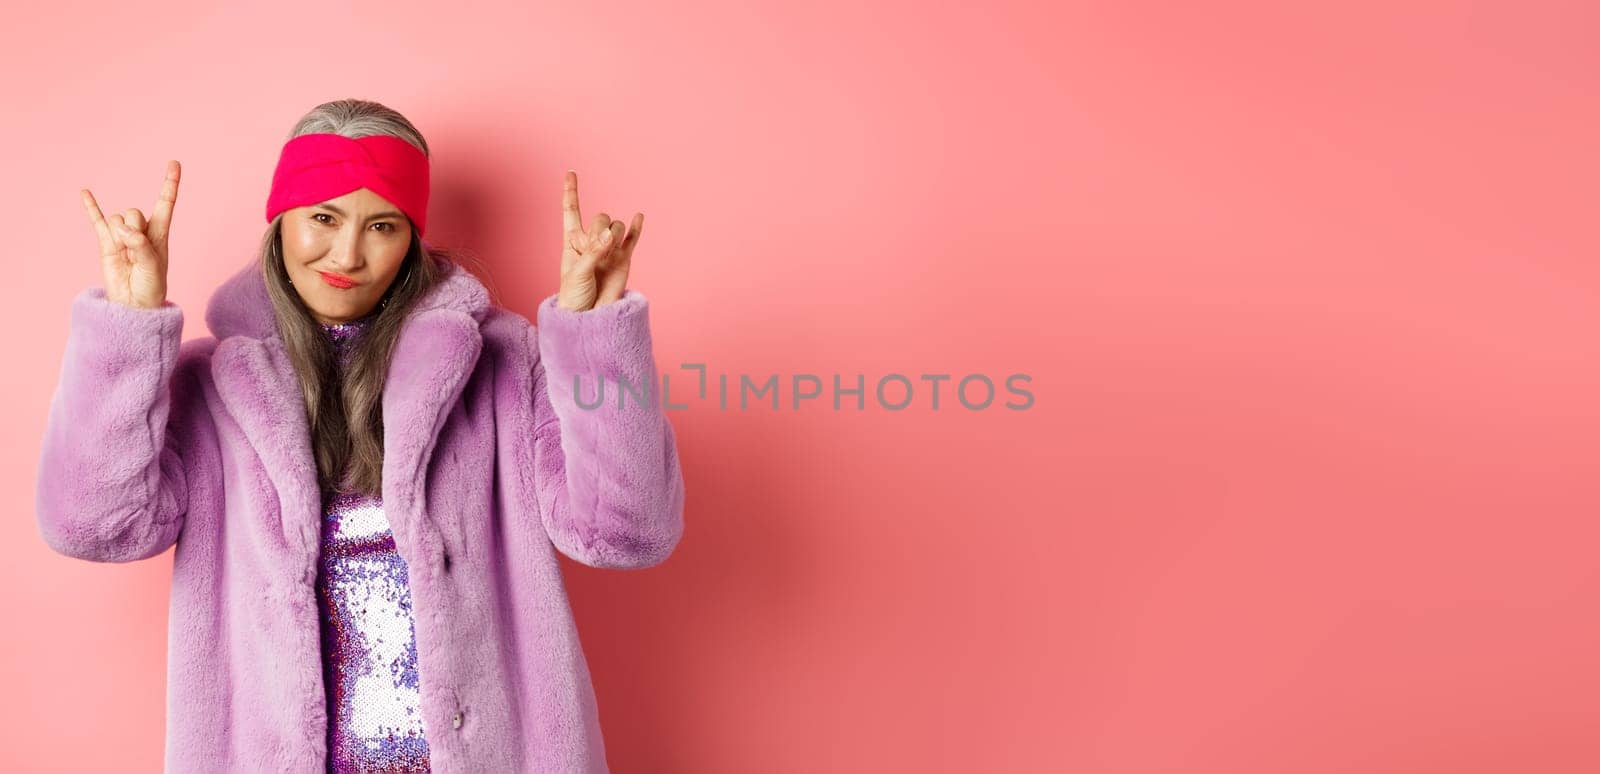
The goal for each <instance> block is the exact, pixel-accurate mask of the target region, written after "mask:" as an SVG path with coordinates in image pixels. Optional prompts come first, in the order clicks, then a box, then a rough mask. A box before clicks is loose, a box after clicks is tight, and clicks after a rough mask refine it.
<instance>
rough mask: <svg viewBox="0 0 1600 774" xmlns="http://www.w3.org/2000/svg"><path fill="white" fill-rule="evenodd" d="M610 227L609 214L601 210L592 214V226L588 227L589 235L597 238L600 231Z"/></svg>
mask: <svg viewBox="0 0 1600 774" xmlns="http://www.w3.org/2000/svg"><path fill="white" fill-rule="evenodd" d="M610 227H611V216H610V215H607V214H605V213H603V212H602V213H600V214H599V215H596V216H594V225H593V228H591V229H589V236H591V237H594V238H595V239H599V238H600V232H601V231H604V230H606V229H608V228H610Z"/></svg>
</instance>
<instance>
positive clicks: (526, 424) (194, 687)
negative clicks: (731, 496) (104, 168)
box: [36, 263, 684, 774]
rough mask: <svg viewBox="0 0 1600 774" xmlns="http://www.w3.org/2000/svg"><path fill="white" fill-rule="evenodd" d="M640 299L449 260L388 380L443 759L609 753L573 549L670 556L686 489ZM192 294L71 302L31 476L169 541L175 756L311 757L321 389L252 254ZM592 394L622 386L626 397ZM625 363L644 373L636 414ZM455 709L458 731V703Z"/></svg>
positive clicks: (83, 523)
mask: <svg viewBox="0 0 1600 774" xmlns="http://www.w3.org/2000/svg"><path fill="white" fill-rule="evenodd" d="M647 313H648V305H647V302H646V299H645V297H644V296H643V295H641V294H639V293H638V292H637V291H633V290H629V291H627V292H626V293H625V294H624V296H623V298H622V299H621V300H619V301H618V302H616V303H613V304H608V305H606V306H603V307H599V308H597V309H592V310H588V311H585V312H569V311H564V310H561V309H559V308H557V307H556V305H555V296H554V295H552V296H550V297H549V298H547V299H545V300H544V301H543V302H542V303H541V304H540V305H539V307H538V311H537V318H538V326H537V328H535V327H534V326H533V325H532V324H530V323H529V321H528V320H527V319H526V318H524V317H522V316H520V315H517V314H515V313H513V312H510V311H507V310H505V309H501V308H498V307H494V306H491V305H490V303H489V300H488V294H487V292H486V291H485V290H484V287H483V286H482V285H481V284H480V283H479V282H478V280H477V279H476V278H475V277H473V276H472V275H471V273H469V272H467V271H465V270H463V269H461V268H459V267H452V269H451V270H450V272H449V274H448V276H447V278H446V279H445V280H444V281H443V282H442V283H441V284H440V285H439V286H437V287H436V288H435V289H434V290H433V291H432V292H431V293H430V294H429V296H428V297H427V298H426V299H424V300H423V301H422V302H421V303H420V304H419V305H418V306H417V307H416V308H415V309H414V311H413V313H412V315H411V317H410V318H409V319H408V320H407V321H406V323H405V326H404V327H403V329H402V331H401V334H400V339H399V341H398V342H397V344H396V347H395V351H394V353H393V358H392V360H391V361H390V370H389V375H388V379H387V382H386V384H385V387H384V395H383V415H384V455H385V459H384V471H383V472H384V483H383V491H382V495H383V502H384V508H385V512H386V513H387V514H388V516H389V520H390V523H391V525H392V526H393V529H394V536H395V542H396V544H397V547H398V549H399V551H400V554H401V556H403V557H404V558H405V560H406V563H407V565H408V570H409V575H410V581H411V587H412V598H413V604H414V612H415V615H416V637H417V659H418V666H419V670H420V672H421V675H422V678H421V692H422V713H423V726H424V729H425V730H426V732H427V737H428V743H429V750H430V758H431V761H432V764H433V770H434V771H435V772H443V773H445V774H452V773H454V772H473V773H474V774H476V773H478V772H523V771H526V772H604V771H607V766H606V761H605V750H604V743H603V741H602V737H601V733H600V725H599V713H598V709H597V707H596V704H595V698H594V691H593V688H592V686H591V684H590V678H589V671H588V666H587V664H586V662H585V659H584V655H583V650H582V647H581V646H580V644H579V641H578V632H577V629H576V627H575V626H574V623H573V619H572V613H571V609H570V607H569V604H568V600H567V595H566V590H565V587H564V585H563V583H562V576H561V568H560V564H559V562H558V561H557V559H556V556H555V551H557V550H559V551H560V552H561V553H563V554H565V555H567V556H568V557H570V558H572V559H573V560H575V561H577V562H580V563H583V564H585V565H589V566H591V567H607V568H643V567H650V566H653V565H655V564H658V563H660V562H661V561H663V560H664V559H666V557H667V556H668V554H670V553H671V552H672V551H673V549H674V548H675V547H676V545H677V543H678V541H679V538H680V537H681V535H682V532H683V503H684V487H683V478H682V474H681V472H680V470H679V467H678V457H677V449H676V443H675V440H674V436H673V431H672V427H671V425H670V424H669V423H668V421H667V418H666V416H665V414H664V413H663V412H662V410H661V403H660V396H659V390H658V389H657V388H656V387H655V385H657V384H658V378H657V372H656V367H655V362H654V359H653V356H652V354H651V342H650V332H649V325H648V314H647ZM206 322H207V324H208V326H209V328H210V329H211V333H212V335H211V336H209V337H206V338H201V339H195V340H191V341H187V342H183V341H181V333H182V329H183V313H182V311H181V310H180V309H179V308H178V307H177V306H175V305H173V304H171V303H168V304H167V305H166V306H165V307H162V308H160V309H148V310H144V309H131V308H127V307H124V306H121V305H119V304H116V303H114V302H112V301H109V300H107V299H106V297H105V292H104V290H103V289H100V288H90V289H87V290H84V291H83V292H81V293H80V294H79V295H78V296H77V297H76V298H75V299H74V300H73V303H72V314H71V330H70V333H69V335H68V339H67V347H66V354H65V357H64V360H63V363H62V367H61V373H60V382H59V385H58V387H57V389H56V392H55V394H54V396H53V397H52V402H51V406H50V413H49V418H48V422H47V426H46V429H45V436H44V441H43V450H42V453H41V457H40V465H39V473H38V479H37V484H38V488H37V501H36V502H37V518H38V525H39V529H40V533H41V535H42V536H43V538H44V540H45V541H46V542H47V543H48V544H49V545H50V547H51V548H53V549H54V550H56V551H57V552H59V553H62V554H65V555H67V556H71V557H77V558H81V559H88V560H93V561H105V562H126V561H133V560H138V559H144V558H148V557H151V556H155V555H157V554H159V553H161V552H162V551H164V550H166V549H167V548H168V547H169V546H172V545H174V544H176V546H177V548H176V551H175V552H174V558H173V573H172V596H171V608H170V619H169V631H168V677H167V680H168V685H167V707H166V712H167V740H166V769H167V771H169V772H222V771H229V772H232V771H274V772H316V771H322V770H323V768H324V765H325V764H324V761H325V756H326V754H327V750H326V739H325V730H326V724H327V708H326V705H325V702H326V699H325V694H324V692H323V685H322V666H321V641H320V639H319V630H318V609H317V601H316V598H315V596H314V590H313V589H314V584H315V581H316V572H317V552H318V551H319V537H320V535H319V532H320V518H321V510H322V509H321V506H322V503H321V502H320V496H319V494H318V490H317V484H316V471H315V466H314V465H313V463H312V456H311V448H310V439H309V434H308V428H307V419H306V414H305V410H304V406H303V403H302V401H301V400H300V397H299V391H298V389H297V388H296V387H295V382H294V377H293V373H292V370H291V369H292V366H291V365H290V364H289V361H288V358H287V356H286V354H285V352H284V350H283V345H282V341H281V340H280V339H279V338H278V336H277V333H276V330H275V326H274V323H273V317H272V310H271V306H270V304H269V302H268V299H267V295H266V288H265V287H264V285H263V283H262V279H261V276H260V273H259V269H258V268H257V267H256V265H255V264H254V263H251V264H250V265H247V266H246V267H245V268H243V269H242V270H240V271H239V272H238V273H237V274H236V275H234V276H233V277H232V278H231V279H229V280H228V281H227V282H226V283H224V284H223V285H222V286H221V287H220V288H218V290H217V292H216V293H215V294H214V295H213V296H212V298H211V300H210V303H209V304H208V306H207V310H206ZM575 376H581V383H580V384H581V397H582V403H583V405H590V404H592V403H593V402H594V395H595V391H596V380H597V379H598V378H601V377H603V379H604V387H603V389H604V392H605V402H604V404H603V405H602V406H601V407H600V408H595V409H584V408H582V407H580V405H579V404H578V402H577V399H578V396H575V394H574V392H573V387H574V377H575ZM618 379H622V380H626V381H627V382H628V383H629V384H631V385H634V386H636V387H643V388H645V389H646V390H647V391H648V396H647V401H646V403H645V404H643V405H641V404H640V403H638V402H636V401H634V395H632V394H628V395H626V396H625V397H626V398H627V402H626V405H623V406H621V407H619V406H618V403H617V399H618V397H619V396H618V389H617V388H618V386H619V385H618V381H617V380H618ZM458 713H459V715H460V726H459V728H458V727H456V724H455V719H456V716H457V714H458Z"/></svg>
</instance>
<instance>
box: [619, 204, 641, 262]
mask: <svg viewBox="0 0 1600 774" xmlns="http://www.w3.org/2000/svg"><path fill="white" fill-rule="evenodd" d="M643 228H644V213H642V212H635V213H634V214H633V221H632V222H630V223H629V224H628V235H627V236H626V237H623V239H622V244H620V245H617V251H618V252H620V253H622V255H623V256H624V257H626V256H631V255H633V246H634V245H637V244H639V231H640V230H641V229H643Z"/></svg>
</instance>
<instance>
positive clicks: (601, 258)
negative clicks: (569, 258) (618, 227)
mask: <svg viewBox="0 0 1600 774" xmlns="http://www.w3.org/2000/svg"><path fill="white" fill-rule="evenodd" d="M616 243H617V240H616V235H615V234H614V233H613V232H612V230H611V229H605V230H604V231H601V232H600V236H599V237H597V238H596V239H595V243H594V247H593V248H592V249H590V250H589V251H587V252H585V253H584V254H583V257H582V258H580V259H579V260H578V262H577V268H578V269H579V270H581V271H593V270H594V267H595V266H598V265H601V264H604V263H605V261H606V257H607V256H608V255H610V254H611V250H612V248H613V247H614V246H615V245H616Z"/></svg>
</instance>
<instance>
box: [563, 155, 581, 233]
mask: <svg viewBox="0 0 1600 774" xmlns="http://www.w3.org/2000/svg"><path fill="white" fill-rule="evenodd" d="M561 230H562V231H564V232H566V233H568V234H570V233H572V232H574V231H582V230H583V216H582V215H581V214H579V212H578V173H577V172H574V171H572V170H570V169H569V170H567V176H566V182H565V185H564V187H563V190H562V192H561Z"/></svg>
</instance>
